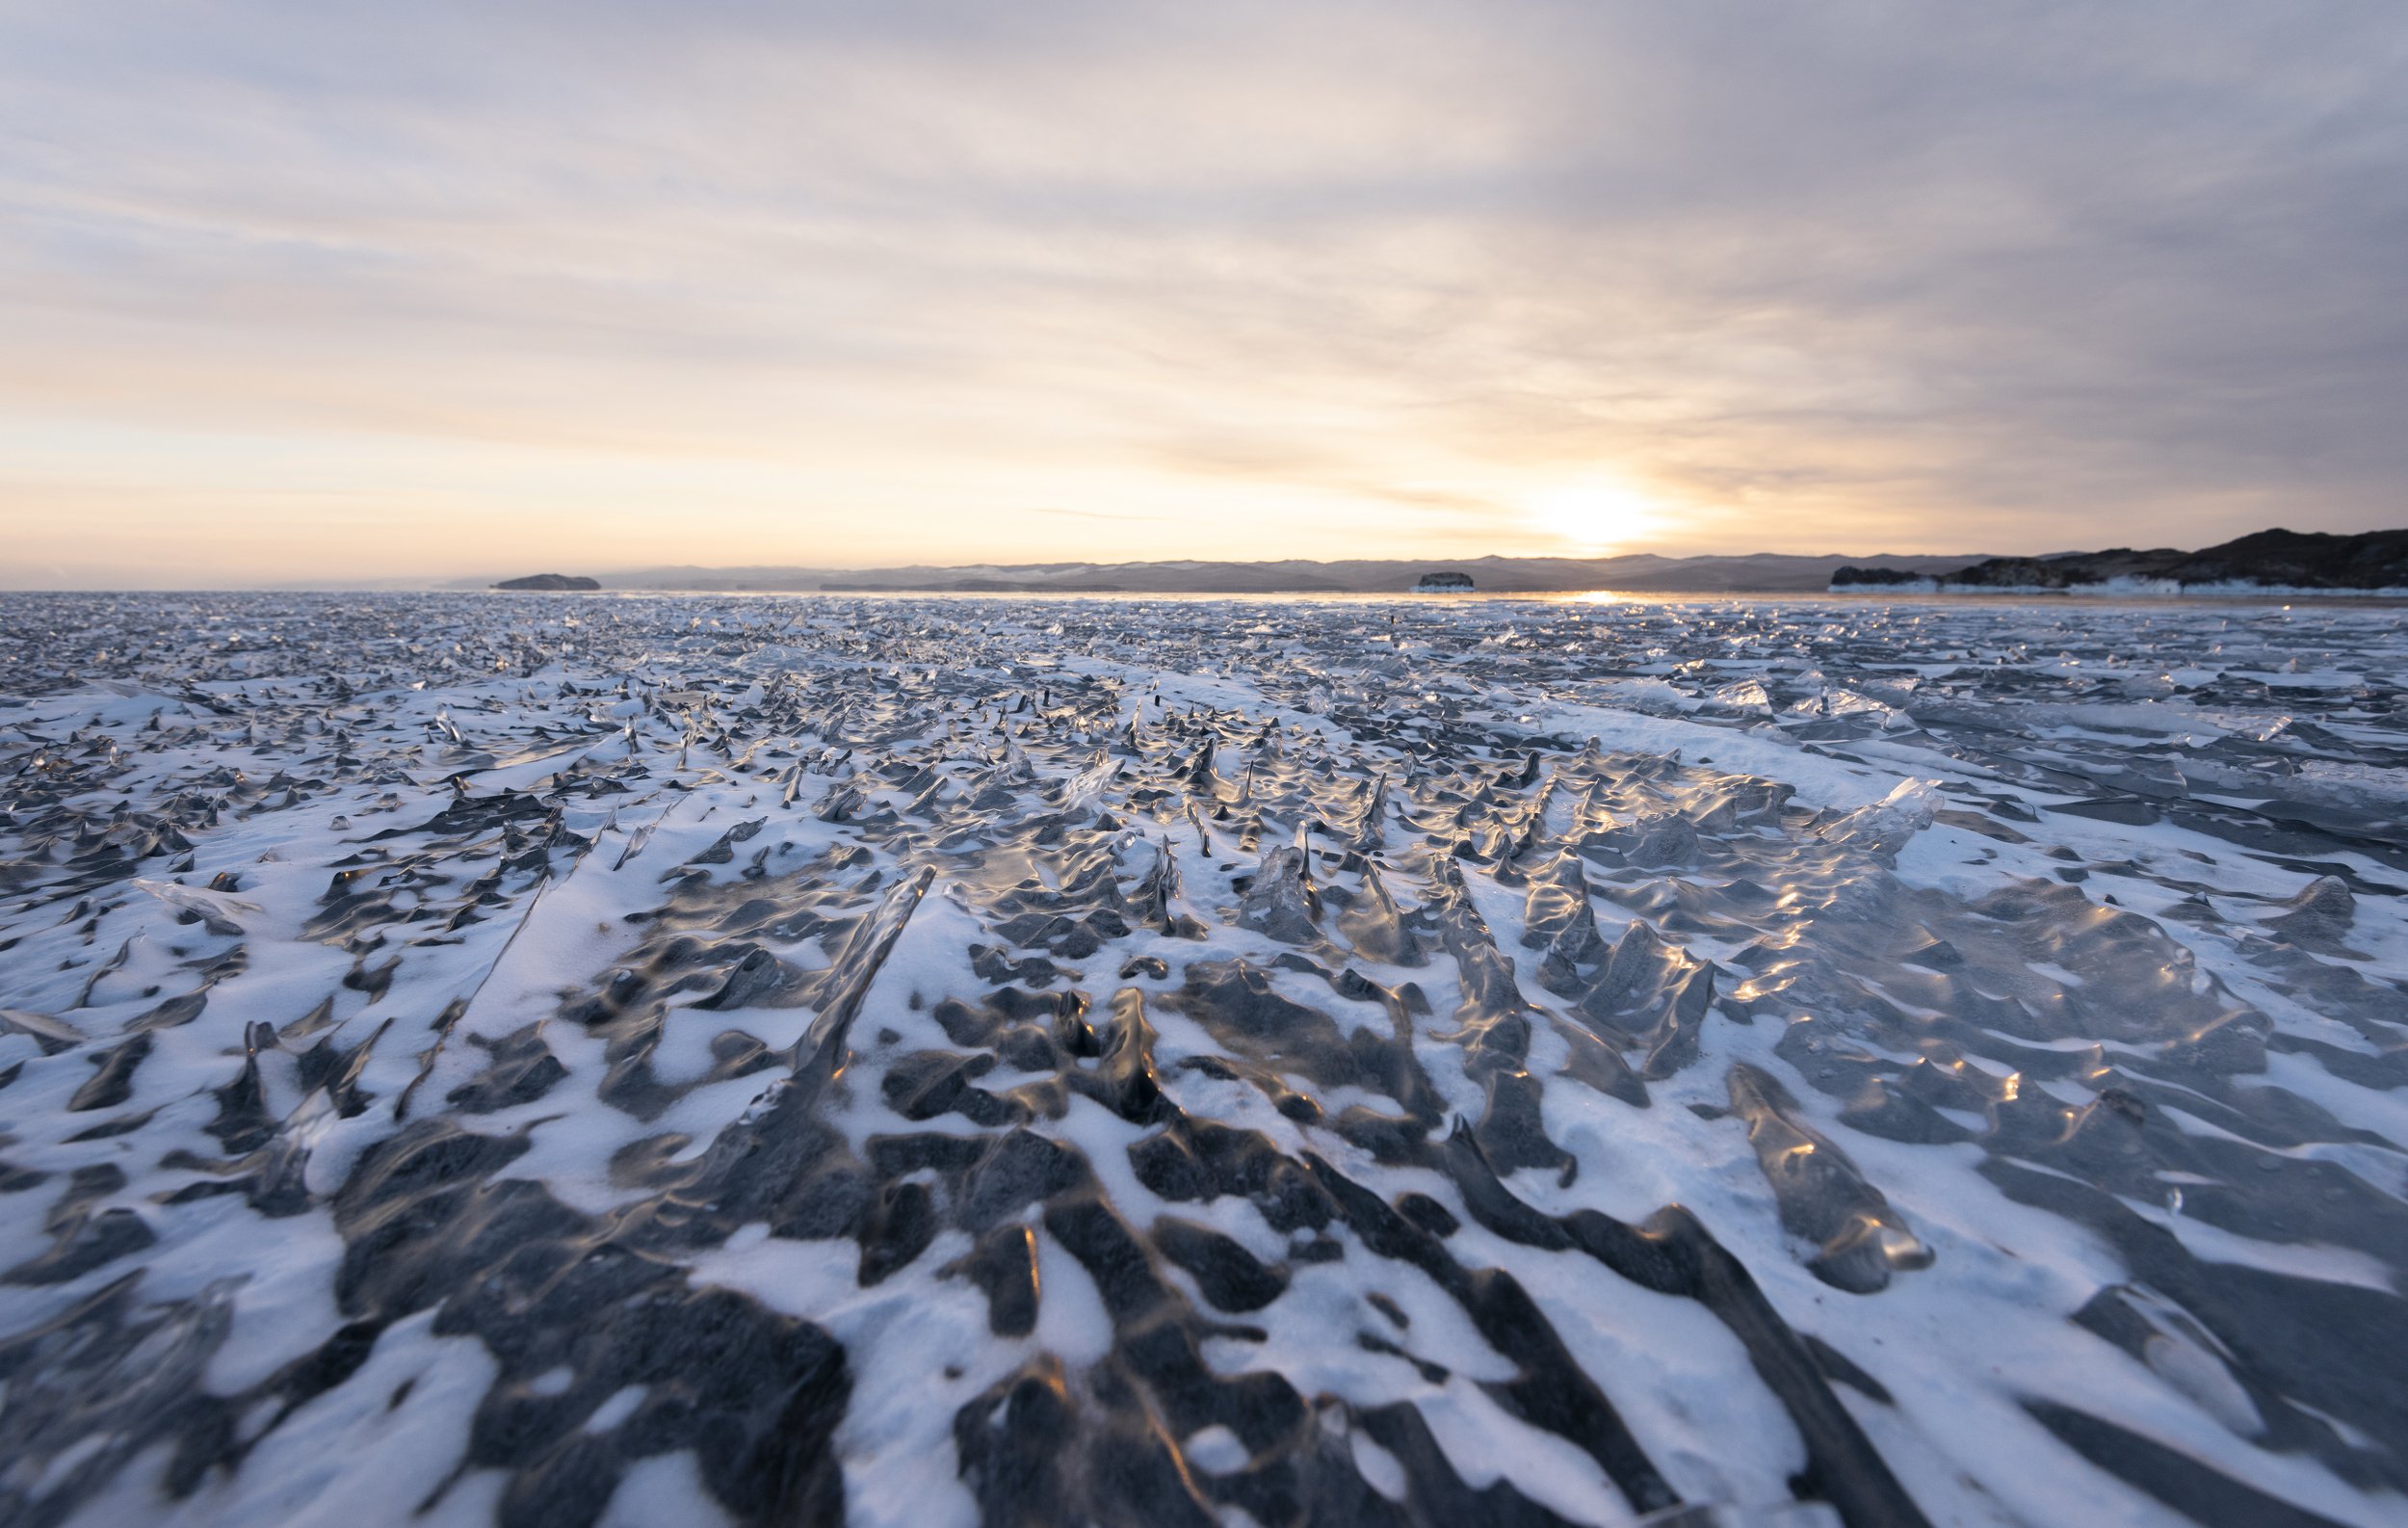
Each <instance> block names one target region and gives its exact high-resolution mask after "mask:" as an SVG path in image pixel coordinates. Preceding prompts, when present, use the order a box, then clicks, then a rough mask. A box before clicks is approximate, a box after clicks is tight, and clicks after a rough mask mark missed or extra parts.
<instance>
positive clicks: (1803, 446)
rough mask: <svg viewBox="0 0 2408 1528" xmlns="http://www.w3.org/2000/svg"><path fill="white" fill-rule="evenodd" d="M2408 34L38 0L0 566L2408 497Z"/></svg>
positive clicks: (2301, 523)
mask: <svg viewBox="0 0 2408 1528" xmlns="http://www.w3.org/2000/svg"><path fill="white" fill-rule="evenodd" d="M2403 64H2408V27H2402V26H2401V25H2400V24H2399V22H2398V21H2397V19H2396V13H2395V11H2394V10H2392V9H2391V8H2389V7H2388V6H2385V5H2379V4H2372V3H2369V4H2331V3H2311V4H2306V5H2303V6H2299V7H2286V8H2279V9H2278V8H2265V7H2262V6H2253V5H2242V4H2236V3H2229V0H2182V3H2177V0H2133V3H2130V4H2126V5H2123V6H2119V7H2116V8H2112V9H2108V10H2102V9H2100V8H2095V7H2077V6H2071V5H2064V6H2052V5H2041V6H2035V7H2019V8H2016V9H2015V10H2013V11H2012V12H2007V11H1977V12H1972V13H1967V12H1963V11H1961V10H1950V11H1937V10H1933V9H1931V8H1927V7H1921V6H1910V5H1904V4H1876V3H1863V0H1860V3H1853V4H1847V3H1843V4H1838V5H1833V6H1819V7H1813V8H1793V7H1767V6H1762V5H1757V4H1748V5H1740V4H1736V3H1721V0H1697V3H1690V4H1681V5H1672V4H1658V5H1636V6H1614V7H1595V6H1587V5H1574V4H1569V3H1566V4H1548V3H1528V0H1524V3H1512V4H1500V5H1481V6H1472V5H1468V4H1467V5H1459V6H1457V5H1431V4H1403V5H1382V6H1376V7H1374V6H1369V5H1354V4H1317V5H1305V6H1298V5H1287V6H1278V7H1271V6H1254V5H1244V4H1240V5H1231V6H1223V7H1170V6H1111V7H1106V6H1102V5H1087V4H1062V3H1037V4H1033V5H1030V6H1024V7H1015V8H1009V9H1008V10H1007V9H1003V8H995V7H988V6H971V5H966V4H963V5H910V4H905V5H898V6H890V7H875V8H869V7H836V6H802V7H790V6H771V5H767V4H758V5H753V4H746V5H680V6H674V7H671V6H666V5H636V4H628V3H610V4H599V5H581V6H576V7H566V6H556V7H543V6H538V7H534V8H509V9H508V11H507V12H505V10H504V8H491V7H470V6H449V5H431V6H426V7H412V8H387V7H368V6H315V7H311V6H301V5H298V4H256V3H254V4H248V5H245V4H233V5H229V6H225V7H212V8H209V9H208V10H207V11H206V12H203V11H199V10H195V9H191V8H187V7H180V6H169V5H158V6H151V7H142V6H135V7H131V8H126V7H112V8H109V9H108V10H107V12H106V13H101V12H96V11H93V10H92V8H81V9H78V8H31V7H19V8H15V9H14V10H13V12H11V13H8V14H6V15H5V16H0V144H5V145H7V146H5V147H0V326H4V327H5V329H6V330H7V332H8V333H9V334H10V335H11V342H10V344H9V345H7V346H5V347H0V438H6V439H10V440H13V441H15V442H16V448H15V449H13V451H12V452H11V456H10V463H11V464H10V466H9V467H8V468H7V469H6V471H5V472H4V473H0V519H4V520H6V521H8V522H10V529H11V530H12V533H13V534H12V537H11V540H12V542H13V545H14V548H15V550H14V551H13V553H10V554H6V555H8V556H13V557H14V558H17V559H20V560H21V565H22V566H12V565H8V564H0V577H13V578H16V579H18V580H19V581H27V582H39V581H42V575H41V573H40V569H41V568H43V567H57V566H65V565H68V564H75V565H78V566H83V565H86V564H90V563H91V562H92V549H91V547H90V546H89V544H87V543H88V542H89V540H90V536H91V533H90V514H89V512H90V511H92V510H93V509H95V508H96V509H98V510H99V511H100V512H101V513H103V514H114V515H116V516H117V519H118V526H119V528H120V529H121V530H122V531H123V532H124V533H126V536H127V537H128V538H129V539H131V538H141V539H144V540H147V542H148V544H149V545H150V546H151V547H152V548H153V552H152V556H153V560H154V563H155V565H156V566H157V567H159V568H163V569H167V570H170V571H173V572H176V573H178V574H182V575H185V576H190V570H191V569H193V568H194V567H196V566H202V567H205V568H207V569H208V570H210V571H211V572H212V574H213V575H214V576H216V577H219V578H222V579H229V580H230V579H240V578H249V577H256V578H261V579H272V578H275V577H285V576H310V575H313V574H331V573H336V572H340V571H342V570H344V569H345V568H347V567H350V566H355V565H356V564H357V562H358V561H359V560H360V558H361V557H362V556H363V555H367V549H368V548H370V547H372V546H375V545H378V544H380V539H384V538H390V537H391V535H392V534H393V533H392V529H391V526H392V522H393V520H394V518H395V517H396V516H414V517H415V523H417V524H419V525H422V526H424V527H425V528H426V531H427V534H426V535H424V536H421V537H418V538H416V539H414V541H413V543H412V545H411V547H410V549H409V550H408V552H407V555H408V556H411V557H415V558H419V559H422V560H424V562H425V565H426V566H425V570H426V571H429V572H483V571H488V570H506V569H510V568H513V567H515V566H516V564H517V563H518V562H520V561H524V560H525V559H527V558H529V557H537V559H538V560H540V559H541V556H542V555H545V554H548V553H549V552H550V550H551V549H553V548H557V547H560V546H561V545H563V543H564V542H566V543H568V544H573V545H576V546H578V547H580V548H583V549H586V550H587V551H588V552H589V555H591V556H594V557H596V558H599V559H604V560H606V561H615V562H650V563H660V562H670V561H675V562H687V563H710V562H728V563H738V562H743V563H753V562H804V563H822V564H840V563H856V564H866V563H877V562H896V561H905V560H914V561H948V560H955V559H958V560H963V561H970V560H978V559H982V558H989V557H997V556H1006V555H1014V556H1019V555H1026V556H1045V557H1075V556H1095V557H1098V558H1119V557H1141V556H1179V555H1210V556H1225V557H1226V556H1237V557H1243V556H1262V557H1276V556H1286V555H1303V556H1311V555H1348V554H1350V553H1358V552H1360V551H1362V550H1363V549H1364V548H1365V547H1366V546H1367V545H1371V544H1384V545H1393V546H1394V547H1395V549H1396V551H1397V554H1398V555H1422V554H1431V555H1435V554H1439V553H1442V552H1443V553H1462V554H1476V553H1479V552H1482V551H1492V550H1493V551H1504V552H1517V551H1545V550H1552V549H1555V548H1554V547H1553V546H1552V545H1551V544H1550V543H1549V542H1548V541H1547V539H1546V534H1545V533H1544V532H1543V531H1542V530H1541V529H1539V528H1537V527H1535V526H1534V525H1533V524H1532V523H1531V520H1530V518H1529V516H1528V515H1527V514H1525V513H1524V508H1525V507H1526V506H1527V505H1528V504H1529V503H1530V502H1531V500H1532V499H1533V498H1535V497H1538V496H1541V495H1543V494H1545V493H1547V492H1548V491H1550V490H1551V488H1552V487H1556V486H1558V485H1560V484H1563V483H1566V482H1571V481H1582V480H1585V479H1587V478H1590V477H1594V476H1596V475H1599V474H1606V475H1610V476H1611V477H1613V478H1614V479H1615V480H1616V481H1617V482H1621V483H1625V484H1628V485H1630V486H1631V487H1632V488H1633V489H1634V491H1639V492H1643V493H1644V494H1646V495H1648V496H1649V497H1651V498H1653V499H1654V500H1656V501H1657V502H1658V503H1660V504H1661V505H1662V506H1663V507H1664V509H1665V510H1666V512H1667V513H1665V514H1662V515H1660V516H1658V517H1657V523H1658V525H1659V529H1658V531H1657V532H1656V533H1655V537H1656V540H1657V542H1658V543H1659V544H1660V545H1661V546H1662V549H1666V550H1753V549H1760V548H1776V549H1801V550H1807V549H1811V550H1816V551H1821V550H1827V549H1829V548H1830V547H1832V546H1833V545H1835V544H1845V545H1853V546H1857V547H1860V548H1862V549H1865V550H1871V549H1874V548H1875V547H1876V546H1879V547H1892V548H1901V549H1904V548H1916V547H1921V548H1932V549H1967V548H1981V549H1994V550H2030V549H2047V548H2055V547H2060V546H2066V545H2076V544H2084V543H2087V542H2090V541H2093V540H2097V539H2098V537H2099V532H2098V529H2097V528H2098V527H2099V526H2100V525H2101V524H2102V523H2112V524H2113V525H2114V526H2115V528H2116V538H2115V539H2117V540H2135V541H2152V542H2171V543H2177V544H2187V543H2196V542H2201V541H2205V540H2214V539H2219V538H2220V537H2222V536H2224V535H2227V534H2232V533H2237V532H2239V531H2243V530H2247V529H2252V528H2255V527H2257V526H2260V525H2263V524H2266V523H2276V522H2280V523H2286V524H2290V525H2293V526H2295V527H2301V528H2311V527H2326V528H2336V529H2341V528H2360V527H2364V526H2369V525H2374V524H2380V523H2394V522H2396V521H2398V520H2399V519H2400V518H2401V508H2402V505H2401V498H2402V495H2401V486H2402V484H2403V483H2408V432H2402V431H2400V430H2399V429H2398V428H2397V409H2398V400H2399V399H2401V398H2402V397H2408V301H2403V300H2404V299H2408V265H2404V264H2403V262H2401V261H2400V260H2399V258H2398V256H2397V251H2398V250H2400V249H2402V248H2408V98H2404V93H2403V92H2399V91H2398V90H2397V89H2396V88H2395V87H2396V82H2397V80H2398V78H2399V77H2400V74H2401V69H2402V66H2403ZM369 503H374V504H377V505H380V506H397V508H394V509H391V510H387V509H379V510H378V511H376V512H375V513H370V512H369V511H367V510H365V509H363V508H362V506H363V505H365V504H369ZM297 505H298V506H302V507H304V508H303V509H302V510H301V511H296V509H295V508H294V507H295V506H297ZM1038 505H1042V506H1046V507H1048V510H1047V511H1038V510H1035V509H1032V508H1030V507H1031V506H1038ZM69 506H72V507H76V508H77V510H78V511H79V513H78V514H74V515H64V516H63V515H62V514H61V513H60V512H61V510H62V509H63V508H64V507H69ZM572 538H573V540H571V539H572ZM547 566H548V565H547ZM122 571H123V574H124V576H129V577H148V576H150V574H149V573H148V572H146V571H145V569H144V565H142V564H140V563H139V561H138V560H131V559H129V560H128V561H126V562H125V563H124V564H123V565H122Z"/></svg>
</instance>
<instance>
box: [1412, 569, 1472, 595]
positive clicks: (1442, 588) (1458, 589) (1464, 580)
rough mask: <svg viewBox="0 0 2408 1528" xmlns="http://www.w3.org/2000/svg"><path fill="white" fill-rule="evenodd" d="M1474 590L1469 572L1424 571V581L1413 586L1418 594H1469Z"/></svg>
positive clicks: (1414, 591)
mask: <svg viewBox="0 0 2408 1528" xmlns="http://www.w3.org/2000/svg"><path fill="white" fill-rule="evenodd" d="M1471 592H1472V575H1471V574H1469V573H1454V572H1438V573H1424V574H1423V575H1422V581H1421V582H1420V583H1418V584H1416V585H1414V586H1413V593H1417V594H1468V593H1471Z"/></svg>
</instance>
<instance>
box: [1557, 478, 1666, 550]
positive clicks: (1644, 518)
mask: <svg viewBox="0 0 2408 1528" xmlns="http://www.w3.org/2000/svg"><path fill="white" fill-rule="evenodd" d="M1530 514H1531V519H1532V520H1533V521H1534V522H1535V523H1536V525H1537V527H1538V529H1539V530H1540V531H1541V532H1543V533H1544V534H1546V535H1548V536H1552V537H1554V538H1556V539H1557V540H1559V541H1562V542H1564V543H1565V545H1566V547H1567V548H1569V549H1572V550H1576V551H1577V552H1579V553H1580V554H1582V555H1584V556H1595V555H1598V554H1600V553H1603V552H1610V551H1617V550H1620V549H1622V548H1624V547H1626V546H1628V545H1630V543H1632V542H1634V541H1638V540H1645V539H1647V538H1648V537H1651V536H1653V535H1655V534H1656V533H1657V532H1658V531H1659V530H1661V529H1662V522H1663V510H1662V505H1660V504H1658V503H1657V502H1656V501H1655V500H1653V499H1650V498H1648V497H1647V496H1646V495H1644V494H1642V493H1639V492H1637V491H1636V490H1634V489H1632V488H1630V487H1625V486H1624V485H1622V484H1619V483H1610V482H1589V483H1575V484H1566V485H1564V486H1562V487H1556V488H1549V489H1547V490H1546V491H1545V492H1542V493H1539V494H1536V495H1535V496H1533V497H1532V498H1531V500H1530Z"/></svg>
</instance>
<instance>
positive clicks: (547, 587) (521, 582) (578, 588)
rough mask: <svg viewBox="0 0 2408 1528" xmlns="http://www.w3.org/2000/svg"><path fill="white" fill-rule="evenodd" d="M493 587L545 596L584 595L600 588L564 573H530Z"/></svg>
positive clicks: (591, 581) (589, 581)
mask: <svg viewBox="0 0 2408 1528" xmlns="http://www.w3.org/2000/svg"><path fill="white" fill-rule="evenodd" d="M493 587H494V588H496V589H512V590H535V591H537V593H547V594H584V593H592V592H593V591H596V590H599V589H600V588H601V587H602V586H601V585H600V584H597V583H595V582H594V581H593V580H592V579H590V578H572V577H570V576H569V575H568V574H566V573H530V574H528V575H527V576H526V577H525V578H506V579H504V580H502V581H501V582H500V583H498V584H496V585H494V586H493Z"/></svg>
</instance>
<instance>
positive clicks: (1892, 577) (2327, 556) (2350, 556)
mask: <svg viewBox="0 0 2408 1528" xmlns="http://www.w3.org/2000/svg"><path fill="white" fill-rule="evenodd" d="M1831 589H1832V592H1833V593H1864V592H1877V591H1886V592H1891V593H1965V594H1980V593H2001V594H2022V593H2072V594H2080V593H2099V594H2121V593H2137V594H2182V593H2198V594H2215V593H2244V594H2245V593H2307V594H2314V593H2408V530H2401V531H2367V532H2364V533H2361V534H2359V535H2355V536H2335V535H2328V534H2326V533H2324V532H2321V531H2284V530H2272V531H2259V532H2257V533H2255V534H2254V535H2250V536H2243V537H2240V538H2238V540H2230V541H2226V542H2224V543H2223V544H2222V545H2220V546H2209V547H2203V548H2201V549H2200V550H2198V551H2195V552H2185V551H2179V550H2177V549H2175V548H2173V547H2159V548H2156V549H2154V550H2151V551H2134V550H2133V549H2132V548H2131V547H2125V546H2119V547H2115V548H2112V549H2111V550H2108V551H2104V552H2061V553H2058V554H2057V555H2055V556H2054V557H1993V558H1989V559H1986V560H1984V561H1981V562H1978V563H1975V564H1973V565H1972V566H1965V567H1959V568H1956V569H1954V570H1952V571H1946V572H1940V573H1928V572H1923V571H1910V570H1907V569H1903V568H1898V567H1896V566H1885V565H1883V564H1879V563H1872V564H1857V565H1854V566H1846V567H1843V568H1840V569H1839V570H1838V571H1837V572H1835V573H1833V574H1832V575H1831Z"/></svg>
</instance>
